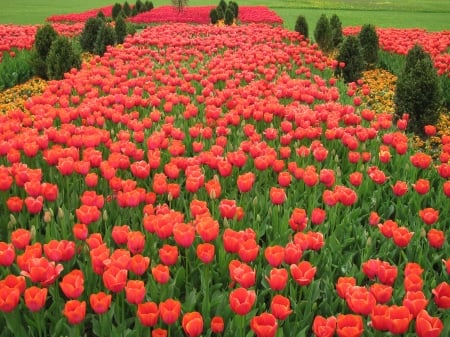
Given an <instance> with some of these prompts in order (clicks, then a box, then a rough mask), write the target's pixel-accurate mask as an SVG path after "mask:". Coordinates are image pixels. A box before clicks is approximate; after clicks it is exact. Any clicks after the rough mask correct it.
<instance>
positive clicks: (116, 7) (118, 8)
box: [111, 2, 122, 20]
mask: <svg viewBox="0 0 450 337" xmlns="http://www.w3.org/2000/svg"><path fill="white" fill-rule="evenodd" d="M121 10H122V5H121V4H119V3H117V2H116V3H115V4H114V6H113V8H112V12H111V16H112V18H113V20H115V19H117V16H118V15H119V13H120V11H121Z"/></svg>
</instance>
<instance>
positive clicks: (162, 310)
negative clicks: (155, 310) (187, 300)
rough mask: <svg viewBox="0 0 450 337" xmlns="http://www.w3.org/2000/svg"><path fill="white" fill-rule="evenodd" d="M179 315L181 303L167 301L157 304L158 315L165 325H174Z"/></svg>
mask: <svg viewBox="0 0 450 337" xmlns="http://www.w3.org/2000/svg"><path fill="white" fill-rule="evenodd" d="M180 313H181V303H180V302H179V301H177V300H174V299H171V298H169V299H167V300H165V301H164V302H161V303H159V314H160V317H161V319H162V321H163V322H164V323H165V324H169V325H170V324H174V323H175V322H176V321H177V320H178V318H179V317H180Z"/></svg>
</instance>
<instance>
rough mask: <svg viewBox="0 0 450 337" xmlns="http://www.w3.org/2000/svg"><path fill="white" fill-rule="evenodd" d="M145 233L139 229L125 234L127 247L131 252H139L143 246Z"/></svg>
mask: <svg viewBox="0 0 450 337" xmlns="http://www.w3.org/2000/svg"><path fill="white" fill-rule="evenodd" d="M145 242H146V239H145V235H144V233H142V232H141V231H131V232H129V233H128V234H127V248H128V250H129V251H130V252H131V254H140V253H142V251H143V250H144V248H145Z"/></svg>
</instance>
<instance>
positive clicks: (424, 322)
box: [416, 310, 444, 337]
mask: <svg viewBox="0 0 450 337" xmlns="http://www.w3.org/2000/svg"><path fill="white" fill-rule="evenodd" d="M443 329H444V324H443V323H442V321H441V320H440V319H439V318H438V317H432V316H430V315H429V314H428V312H427V311H426V310H422V311H420V312H419V313H418V315H417V317H416V333H417V336H419V337H439V336H440V335H441V332H442V330H443Z"/></svg>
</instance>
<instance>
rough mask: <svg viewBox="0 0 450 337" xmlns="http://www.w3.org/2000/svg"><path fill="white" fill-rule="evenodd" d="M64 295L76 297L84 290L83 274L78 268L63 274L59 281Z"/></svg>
mask: <svg viewBox="0 0 450 337" xmlns="http://www.w3.org/2000/svg"><path fill="white" fill-rule="evenodd" d="M59 287H60V288H61V290H62V292H63V293H64V295H65V296H66V297H68V298H70V299H76V298H78V297H80V296H81V294H82V293H83V291H84V275H83V272H82V271H81V270H79V269H74V270H72V271H70V272H69V273H68V274H67V275H65V276H64V277H63V279H62V281H61V282H60V283H59Z"/></svg>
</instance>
